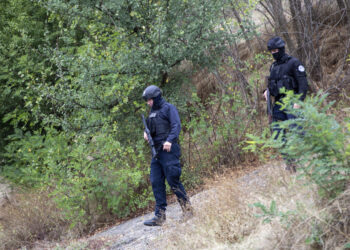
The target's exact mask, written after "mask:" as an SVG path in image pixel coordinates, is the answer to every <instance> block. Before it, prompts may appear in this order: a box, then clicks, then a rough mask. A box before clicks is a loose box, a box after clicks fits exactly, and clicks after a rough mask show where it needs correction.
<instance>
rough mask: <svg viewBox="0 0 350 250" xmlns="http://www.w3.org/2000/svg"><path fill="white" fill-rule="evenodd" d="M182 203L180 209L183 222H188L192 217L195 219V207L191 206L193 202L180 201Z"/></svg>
mask: <svg viewBox="0 0 350 250" xmlns="http://www.w3.org/2000/svg"><path fill="white" fill-rule="evenodd" d="M178 201H179V203H180V207H181V210H182V219H183V220H188V219H190V218H191V217H193V207H192V205H191V202H190V201H189V200H187V201H183V200H178Z"/></svg>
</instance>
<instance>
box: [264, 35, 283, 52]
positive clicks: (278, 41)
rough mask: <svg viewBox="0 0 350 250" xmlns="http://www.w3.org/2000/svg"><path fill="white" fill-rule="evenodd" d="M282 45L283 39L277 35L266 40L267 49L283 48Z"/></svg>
mask: <svg viewBox="0 0 350 250" xmlns="http://www.w3.org/2000/svg"><path fill="white" fill-rule="evenodd" d="M284 46H285V43H284V41H283V39H282V38H280V37H278V36H276V37H273V38H271V39H270V40H269V41H268V42H267V49H268V50H272V49H281V48H284Z"/></svg>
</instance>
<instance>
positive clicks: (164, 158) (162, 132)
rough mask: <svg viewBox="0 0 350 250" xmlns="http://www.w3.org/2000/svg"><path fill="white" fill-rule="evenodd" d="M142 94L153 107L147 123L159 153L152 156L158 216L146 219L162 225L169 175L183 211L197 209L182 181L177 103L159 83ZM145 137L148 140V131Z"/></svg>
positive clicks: (148, 221) (156, 212)
mask: <svg viewBox="0 0 350 250" xmlns="http://www.w3.org/2000/svg"><path fill="white" fill-rule="evenodd" d="M142 97H143V99H144V100H145V101H147V104H148V105H149V106H150V107H151V111H150V114H149V116H148V118H147V126H148V128H149V130H150V134H151V136H152V138H153V141H154V144H155V148H156V151H157V155H156V157H154V158H152V161H151V174H150V177H151V178H150V179H151V183H152V190H153V194H154V197H155V200H156V206H155V216H154V217H153V218H152V219H150V220H146V221H145V222H144V225H146V226H160V225H162V224H163V223H164V221H165V219H166V216H165V210H166V206H167V202H166V190H165V179H166V180H167V181H168V184H169V186H170V187H171V190H172V191H173V192H174V193H175V195H176V196H177V200H178V202H179V203H180V206H181V208H182V211H183V215H184V216H185V217H189V216H191V215H192V212H193V211H192V207H191V205H190V201H189V198H188V196H187V194H186V191H185V189H184V187H183V185H182V183H181V182H180V175H181V166H180V156H181V152H180V145H179V144H178V140H179V134H180V130H181V123H180V117H179V114H178V112H177V109H176V107H175V106H174V105H172V104H170V103H168V102H166V101H165V100H164V99H163V97H162V92H161V90H160V89H159V88H158V87H157V86H154V85H151V86H148V87H147V88H146V89H145V90H144V92H143V95H142ZM144 139H145V140H148V137H147V134H146V133H145V132H144Z"/></svg>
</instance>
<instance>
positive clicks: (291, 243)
mask: <svg viewBox="0 0 350 250" xmlns="http://www.w3.org/2000/svg"><path fill="white" fill-rule="evenodd" d="M281 164H282V163H278V164H271V165H265V166H263V167H261V168H259V169H258V170H255V171H252V172H251V173H250V174H247V175H245V176H244V177H240V178H235V177H233V176H227V175H226V176H225V177H223V176H221V177H220V179H219V181H220V184H218V185H217V184H215V188H214V189H212V190H211V191H208V192H207V193H206V196H205V199H204V200H195V201H194V202H193V204H194V207H195V209H196V216H195V217H194V218H193V219H191V220H189V221H187V222H185V223H182V224H178V225H176V226H175V227H174V229H172V230H169V231H166V232H164V234H163V236H162V237H161V238H160V239H158V240H157V242H156V243H154V244H155V246H154V247H155V248H157V249H310V245H308V244H306V243H305V240H306V239H307V238H308V237H309V235H310V227H309V224H308V223H306V222H307V221H308V220H310V219H311V218H315V216H318V217H319V216H320V215H319V211H320V209H318V206H317V200H318V197H317V192H316V191H315V188H314V187H311V186H310V185H305V182H304V181H302V180H297V178H296V176H295V175H292V176H291V175H290V174H289V173H288V172H286V171H285V170H284V168H283V166H281ZM273 200H274V201H275V202H276V204H277V211H278V212H279V215H277V216H275V217H271V222H270V223H268V224H266V223H263V221H262V219H260V218H256V216H255V215H256V214H261V213H262V212H261V210H260V208H257V207H254V206H251V204H253V203H256V202H259V203H261V204H264V205H265V206H266V207H267V208H269V207H270V203H271V201H273ZM288 211H289V212H292V213H291V214H290V215H289V216H288V219H287V220H282V216H281V215H283V214H284V215H287V212H288ZM305 221H306V222H305ZM310 221H311V220H310ZM304 224H305V226H300V225H304ZM294 226H295V227H298V230H297V231H295V232H294V230H293V227H294Z"/></svg>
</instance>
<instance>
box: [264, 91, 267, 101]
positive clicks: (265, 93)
mask: <svg viewBox="0 0 350 250" xmlns="http://www.w3.org/2000/svg"><path fill="white" fill-rule="evenodd" d="M264 96H265V100H266V101H267V90H265V92H264Z"/></svg>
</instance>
